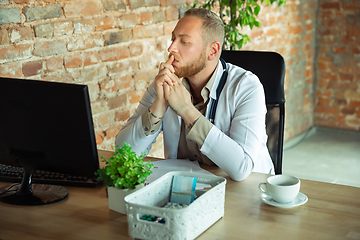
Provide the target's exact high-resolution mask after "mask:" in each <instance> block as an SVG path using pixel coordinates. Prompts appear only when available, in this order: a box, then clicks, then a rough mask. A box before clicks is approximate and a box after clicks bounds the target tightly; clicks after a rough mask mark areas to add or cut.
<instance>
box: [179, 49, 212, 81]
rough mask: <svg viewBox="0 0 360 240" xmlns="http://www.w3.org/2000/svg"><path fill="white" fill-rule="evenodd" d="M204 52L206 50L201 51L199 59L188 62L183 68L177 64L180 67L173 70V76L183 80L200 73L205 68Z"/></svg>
mask: <svg viewBox="0 0 360 240" xmlns="http://www.w3.org/2000/svg"><path fill="white" fill-rule="evenodd" d="M205 52H206V49H203V50H202V51H201V53H200V56H199V59H197V60H194V61H192V62H189V63H188V64H185V65H184V66H181V62H179V63H180V67H179V68H176V69H175V73H174V74H175V75H176V76H177V77H178V78H183V77H192V76H194V75H196V74H198V73H199V72H201V71H202V70H203V69H204V68H205V67H206V54H205ZM176 59H178V58H176Z"/></svg>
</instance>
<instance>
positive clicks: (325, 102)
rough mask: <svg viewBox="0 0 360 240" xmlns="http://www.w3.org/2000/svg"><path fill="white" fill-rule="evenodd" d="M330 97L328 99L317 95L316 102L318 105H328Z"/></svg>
mask: <svg viewBox="0 0 360 240" xmlns="http://www.w3.org/2000/svg"><path fill="white" fill-rule="evenodd" d="M330 101H331V100H330V99H328V98H322V97H319V98H318V104H319V105H325V106H327V105H329V104H330Z"/></svg>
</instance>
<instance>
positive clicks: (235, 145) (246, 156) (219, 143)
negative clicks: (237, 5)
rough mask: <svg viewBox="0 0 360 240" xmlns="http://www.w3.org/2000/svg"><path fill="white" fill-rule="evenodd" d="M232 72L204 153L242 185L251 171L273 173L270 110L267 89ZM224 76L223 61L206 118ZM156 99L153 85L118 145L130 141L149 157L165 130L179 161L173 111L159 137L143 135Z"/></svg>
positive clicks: (168, 153)
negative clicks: (268, 132) (144, 116)
mask: <svg viewBox="0 0 360 240" xmlns="http://www.w3.org/2000/svg"><path fill="white" fill-rule="evenodd" d="M227 67H228V71H229V73H228V78H227V80H226V83H225V85H224V88H223V90H222V92H221V95H220V97H219V100H218V105H217V108H216V114H215V122H214V126H213V127H212V128H211V130H210V132H209V134H208V135H207V137H206V139H205V141H204V144H203V145H202V147H201V149H200V151H201V152H202V153H203V154H204V155H206V156H207V157H208V158H210V159H211V160H212V161H213V162H214V163H215V164H216V165H217V166H218V167H220V168H221V169H222V170H224V171H225V172H227V173H228V174H229V176H230V177H231V178H232V179H234V180H236V181H240V180H243V179H245V178H246V177H247V176H248V175H249V174H250V173H251V171H254V172H261V173H270V172H271V171H272V169H273V163H272V161H271V158H270V155H269V152H268V149H267V147H266V141H267V135H266V130H265V114H266V106H265V95H264V90H263V87H262V84H261V83H260V81H259V79H258V77H257V76H255V75H254V74H252V73H251V72H249V71H245V70H244V69H242V68H240V67H237V66H235V65H232V64H229V63H227ZM222 72H223V67H222V64H221V62H220V61H219V63H218V66H217V68H216V71H215V73H214V74H216V77H215V81H214V84H213V86H212V89H211V91H210V98H211V100H210V101H209V103H208V105H207V106H208V107H207V109H206V115H205V116H206V117H207V118H208V116H209V111H210V109H209V108H210V104H211V101H212V100H213V99H216V88H217V86H218V84H219V81H220V79H221V75H222ZM155 98H156V91H155V86H154V82H153V83H151V84H150V86H149V87H148V88H147V91H146V92H145V94H144V96H143V97H142V99H141V101H140V103H139V106H138V108H137V109H136V111H135V113H134V114H133V115H132V116H131V117H130V118H129V120H128V122H127V123H126V124H125V125H124V126H123V128H122V129H121V130H120V132H119V133H118V135H117V136H116V140H115V144H116V145H118V146H120V147H122V146H123V143H124V142H126V143H127V144H130V145H131V146H132V147H133V148H132V150H133V151H134V152H136V153H137V154H140V153H143V152H147V153H148V152H149V151H150V149H151V145H152V144H153V143H154V142H155V140H156V137H157V135H158V134H159V133H160V132H161V131H163V136H164V153H165V158H167V159H176V158H177V151H178V144H179V138H180V127H181V118H180V116H178V115H177V114H176V113H175V112H173V111H172V110H171V109H170V108H168V110H167V112H166V113H165V115H164V118H163V122H162V125H161V127H160V129H159V130H158V132H156V133H155V134H153V135H148V136H146V135H145V132H144V130H143V126H142V119H141V115H142V114H143V113H144V112H145V111H146V110H147V109H148V108H149V106H150V105H151V104H152V102H153V101H154V100H155ZM249 166H250V167H251V169H249Z"/></svg>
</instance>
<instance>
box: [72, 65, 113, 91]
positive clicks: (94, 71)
mask: <svg viewBox="0 0 360 240" xmlns="http://www.w3.org/2000/svg"><path fill="white" fill-rule="evenodd" d="M107 74H108V69H107V67H106V66H105V65H104V64H96V65H90V66H87V67H84V68H82V69H80V77H79V78H78V79H77V81H79V82H88V81H93V80H96V79H104V78H106V77H107ZM96 87H98V84H96Z"/></svg>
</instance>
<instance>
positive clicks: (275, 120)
mask: <svg viewBox="0 0 360 240" xmlns="http://www.w3.org/2000/svg"><path fill="white" fill-rule="evenodd" d="M221 58H222V59H224V60H225V61H226V62H229V63H232V64H234V65H237V66H239V67H242V68H244V69H245V70H248V71H251V72H252V73H254V74H255V75H256V76H258V78H259V79H260V82H261V83H262V85H263V86H264V91H265V100H266V107H267V114H266V133H267V135H268V142H267V147H268V149H269V153H270V156H271V159H272V161H273V163H274V167H275V174H281V173H282V156H283V140H284V123H285V96H284V77H285V61H284V58H283V57H282V56H281V55H280V54H278V53H276V52H262V51H241V50H240V51H228V50H223V52H222V54H221Z"/></svg>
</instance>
